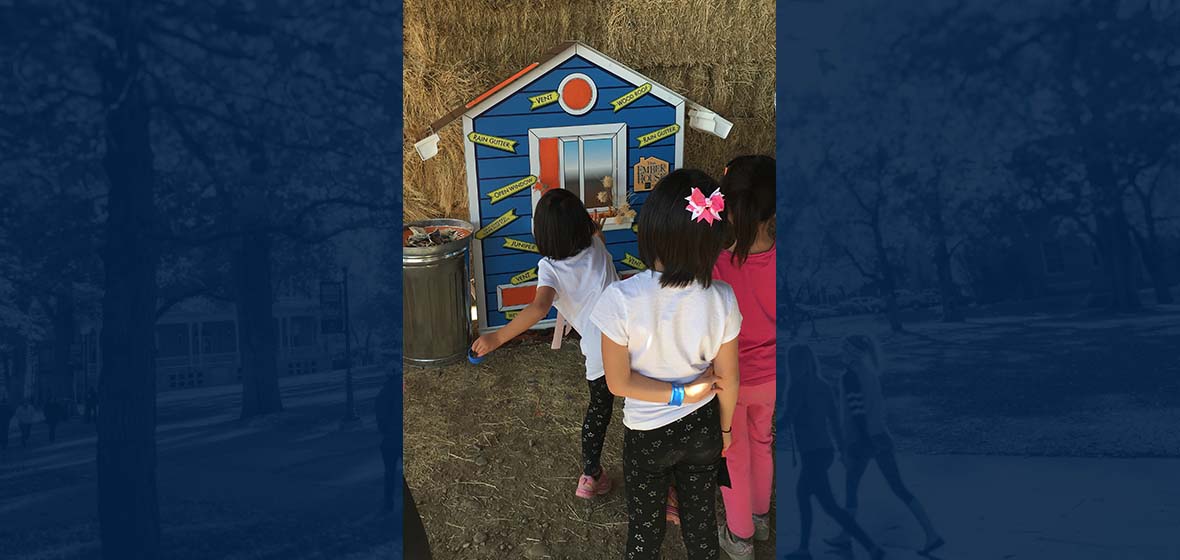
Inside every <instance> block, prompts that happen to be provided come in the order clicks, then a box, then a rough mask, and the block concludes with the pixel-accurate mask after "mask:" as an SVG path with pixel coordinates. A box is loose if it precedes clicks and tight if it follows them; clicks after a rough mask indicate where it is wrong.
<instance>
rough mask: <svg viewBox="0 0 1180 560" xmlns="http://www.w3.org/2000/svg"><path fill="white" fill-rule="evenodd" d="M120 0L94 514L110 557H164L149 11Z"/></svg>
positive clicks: (106, 85) (112, 19) (108, 72)
mask: <svg viewBox="0 0 1180 560" xmlns="http://www.w3.org/2000/svg"><path fill="white" fill-rule="evenodd" d="M147 11H148V10H147V9H146V7H144V6H140V5H137V4H136V3H134V2H130V1H125V2H120V3H118V4H116V5H114V6H111V8H110V11H109V12H107V16H108V18H109V19H108V20H107V21H106V22H105V23H106V24H107V29H106V30H105V31H106V32H107V33H108V34H109V35H110V36H111V37H112V38H113V40H114V46H113V47H112V48H113V51H114V52H112V53H110V54H109V55H107V56H106V57H105V58H104V59H103V60H102V62H101V63H100V65H99V67H98V71H99V76H100V79H101V83H102V92H103V101H104V106H105V107H106V111H107V113H106V115H105V123H104V125H105V127H104V128H105V153H104V154H103V169H104V171H105V172H106V176H107V181H108V183H109V192H108V197H107V214H108V215H107V224H106V246H105V247H104V251H103V253H104V254H103V261H104V263H103V264H104V276H105V277H104V282H103V283H104V286H103V288H104V294H103V301H102V317H103V325H102V333H101V338H100V344H101V345H102V378H101V379H100V380H99V386H98V394H99V402H100V406H101V407H102V414H100V415H99V417H98V452H97V458H96V463H97V468H98V521H99V529H100V536H101V539H102V556H103V558H105V559H107V560H124V559H127V558H159V557H160V521H159V505H158V502H157V497H156V441H155V432H156V371H155V340H154V338H155V337H154V332H153V330H154V325H155V314H156V267H157V264H158V260H159V256H158V254H157V252H156V247H155V244H154V243H153V241H152V235H153V231H152V229H153V227H154V225H155V220H156V216H155V200H154V193H153V191H154V187H155V175H154V169H153V154H152V148H151V138H150V113H149V107H148V100H147V99H146V93H145V91H144V86H143V81H144V75H143V69H142V60H141V58H140V52H139V50H140V41H141V37H142V33H143V24H144V22H143V21H142V20H141V19H140V18H142V17H143V14H145V13H147Z"/></svg>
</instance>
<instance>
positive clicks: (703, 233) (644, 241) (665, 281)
mask: <svg viewBox="0 0 1180 560" xmlns="http://www.w3.org/2000/svg"><path fill="white" fill-rule="evenodd" d="M693 187H696V188H698V189H700V190H701V192H702V193H704V195H705V196H709V195H710V194H713V191H714V190H716V189H717V188H719V186H718V185H717V181H714V180H713V178H712V177H710V176H709V175H708V174H706V173H705V172H704V171H699V170H696V169H678V170H676V171H673V172H671V173H669V174H668V175H666V176H664V178H663V179H660V182H659V183H657V184H656V186H655V189H653V190H652V192H651V195H650V196H648V197H647V201H645V202H644V203H643V207H642V209H641V210H640V215H639V258H640V259H642V260H643V264H645V265H647V267H648V268H649V269H655V268H656V262H659V263H660V265H661V266H662V268H663V273H662V274H661V276H660V286H663V287H665V288H674V287H685V286H689V285H692V284H693V283H694V282H696V283H699V284H700V285H702V286H704V287H706V288H707V287H709V286H710V285H711V284H712V282H713V265H714V264H716V263H717V257H718V255H720V254H721V249H722V248H724V247H725V235H726V229H727V226H726V223H725V212H726V211H728V206H727V208H726V210H723V211H722V212H721V219H720V220H715V221H714V222H713V223H712V225H710V224H709V223H708V222H705V221H700V222H698V221H695V220H693V219H692V212H690V211H688V210H687V209H686V208H687V206H688V201H687V200H686V199H687V198H688V196H689V195H690V194H692V189H693ZM728 202H729V201H726V203H727V205H728Z"/></svg>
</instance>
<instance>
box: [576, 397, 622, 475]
mask: <svg viewBox="0 0 1180 560" xmlns="http://www.w3.org/2000/svg"><path fill="white" fill-rule="evenodd" d="M586 383H587V384H588V385H589V386H590V404H589V405H588V406H586V419H585V420H583V421H582V473H583V474H585V475H588V476H598V472H599V467H601V466H602V465H601V464H600V460H601V459H602V442H603V441H605V440H606V428H607V426H609V425H610V415H611V413H613V412H614V409H615V396H614V395H612V394H611V392H610V389H608V388H607V386H606V376H605V375H604V376H602V377H599V378H598V379H595V380H593V381H587V382H586Z"/></svg>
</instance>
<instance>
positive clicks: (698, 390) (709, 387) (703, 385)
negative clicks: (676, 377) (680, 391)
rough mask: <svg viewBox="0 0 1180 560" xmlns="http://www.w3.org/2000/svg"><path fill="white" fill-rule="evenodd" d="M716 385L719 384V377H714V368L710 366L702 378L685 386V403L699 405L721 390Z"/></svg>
mask: <svg viewBox="0 0 1180 560" xmlns="http://www.w3.org/2000/svg"><path fill="white" fill-rule="evenodd" d="M714 383H717V376H716V375H713V366H709V369H707V370H705V372H704V373H702V374H701V376H700V377H698V378H696V379H694V380H693V381H692V383H689V384H688V385H685V386H684V403H685V404H692V403H697V402H701V401H703V400H705V399H707V398H709V397H711V396H713V395H716V394H717V391H720V390H721V389H718V388H717V387H715V386H714Z"/></svg>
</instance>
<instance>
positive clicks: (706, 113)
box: [419, 41, 733, 159]
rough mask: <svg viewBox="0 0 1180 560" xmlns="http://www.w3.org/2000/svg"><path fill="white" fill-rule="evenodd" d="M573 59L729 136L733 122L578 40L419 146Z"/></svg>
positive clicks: (456, 113)
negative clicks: (643, 90) (647, 91)
mask: <svg viewBox="0 0 1180 560" xmlns="http://www.w3.org/2000/svg"><path fill="white" fill-rule="evenodd" d="M574 56H580V57H582V58H585V59H586V60H588V61H590V62H592V63H594V64H596V65H598V66H599V67H602V68H604V69H606V70H608V71H610V72H611V73H613V74H615V75H617V76H619V77H620V78H623V79H624V80H626V81H628V82H631V83H632V84H634V85H635V86H640V85H643V84H644V83H650V84H651V86H652V87H651V92H650V94H651V95H653V96H655V97H657V98H659V99H661V100H663V101H666V102H668V103H670V104H672V105H679V104H681V103H684V104H687V106H688V107H687V108H688V112H689V115H690V116H691V117H695V118H693V119H692V123H693V124H692V126H693V128H697V129H698V130H703V131H705V132H709V133H710V134H713V135H715V136H718V137H721V138H725V137H726V136H728V135H729V130H730V128H732V127H733V123H731V122H729V121H728V120H725V119H724V118H722V117H720V116H719V115H717V114H716V113H714V112H712V111H710V110H709V109H707V108H706V107H704V106H703V105H701V104H699V103H696V102H695V101H692V100H691V99H688V98H687V97H684V96H683V95H680V94H678V93H676V92H674V91H672V90H671V89H668V88H667V87H664V86H662V85H660V84H659V83H656V82H655V81H654V80H652V79H650V78H648V77H646V76H644V75H643V74H640V73H639V72H636V71H635V70H632V69H631V68H629V67H627V66H626V65H624V64H622V63H620V62H619V61H617V60H614V59H612V58H610V57H608V56H606V55H605V54H602V53H601V52H599V51H597V50H595V49H593V48H591V47H590V46H589V45H586V44H585V43H582V42H580V41H566V42H564V43H560V44H558V45H557V46H556V47H554V48H553V49H551V50H550V51H548V52H546V53H545V54H544V55H542V60H544V62H534V63H532V64H530V65H528V66H525V67H524V68H523V69H521V70H520V71H519V72H517V73H516V74H514V75H513V76H512V77H510V78H508V79H507V80H504V81H503V82H500V83H499V84H497V85H496V86H494V87H492V88H491V89H489V90H487V91H486V92H484V93H483V94H481V95H479V96H478V97H476V98H475V99H473V100H471V101H470V102H468V103H467V104H465V105H463V106H460V107H456V108H454V109H453V110H451V111H450V112H449V113H447V114H446V115H444V116H442V117H441V118H439V119H438V120H436V121H434V122H433V123H431V124H430V127H429V129H428V130H427V131H425V134H424V135H423V136H424V138H423V140H421V141H420V142H419V143H422V142H426V140H427V139H430V138H431V137H434V136H435V135H436V134H437V132H438V131H439V130H441V129H443V128H444V127H446V126H447V125H448V124H450V123H451V122H453V121H455V120H457V119H459V118H460V117H462V116H467V117H470V118H475V117H477V116H479V115H480V114H482V113H483V112H484V111H487V110H488V109H491V108H492V107H494V106H496V104H498V103H499V102H500V101H503V100H504V99H506V98H507V97H509V96H511V95H512V94H514V93H516V92H517V91H520V90H521V89H522V88H524V87H526V86H528V85H529V84H530V83H532V82H533V81H535V80H537V79H538V78H540V77H541V76H544V75H545V74H546V73H547V72H549V71H550V70H552V69H554V68H556V67H557V66H559V65H560V64H561V63H563V62H565V61H566V60H569V59H570V58H573V57H574ZM420 153H421V151H420ZM422 155H424V156H425V155H426V154H422ZM430 156H433V154H430ZM422 159H429V157H423V158H422Z"/></svg>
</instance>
